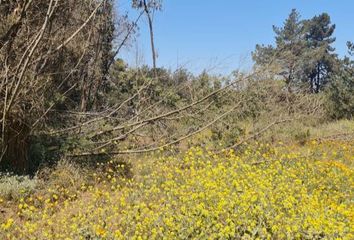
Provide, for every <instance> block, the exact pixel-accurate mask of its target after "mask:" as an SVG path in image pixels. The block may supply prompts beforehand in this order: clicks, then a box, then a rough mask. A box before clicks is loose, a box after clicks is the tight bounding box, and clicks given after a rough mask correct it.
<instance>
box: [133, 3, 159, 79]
mask: <svg viewBox="0 0 354 240" xmlns="http://www.w3.org/2000/svg"><path fill="white" fill-rule="evenodd" d="M161 2H162V1H161V0H133V7H134V8H136V9H142V10H143V11H144V13H145V15H146V17H147V19H148V23H149V32H150V44H151V52H152V66H153V69H154V71H155V75H156V58H157V56H156V50H155V40H154V29H153V15H154V12H155V11H156V10H161V7H162V4H161Z"/></svg>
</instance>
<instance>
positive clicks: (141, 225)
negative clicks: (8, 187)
mask: <svg viewBox="0 0 354 240" xmlns="http://www.w3.org/2000/svg"><path fill="white" fill-rule="evenodd" d="M165 153H166V154H165V155H161V156H153V157H152V156H150V157H144V158H142V159H140V160H136V162H133V163H132V165H133V171H134V175H133V177H132V178H122V177H116V176H115V174H114V172H115V171H116V170H112V169H111V168H108V169H107V172H106V173H105V175H104V176H105V177H102V176H101V177H99V178H100V181H97V184H95V185H93V186H83V187H82V189H81V190H80V191H79V192H77V194H76V195H75V196H74V197H71V196H66V197H64V196H62V195H61V194H65V191H64V190H62V192H60V191H53V194H52V195H51V198H48V199H39V198H38V197H36V198H35V197H33V198H31V199H24V200H22V201H21V202H20V203H19V205H18V216H15V217H14V216H12V218H9V219H4V220H0V224H1V231H0V238H1V239H161V238H163V239H286V238H289V239H319V238H325V239H354V235H353V232H354V205H353V186H354V181H353V163H354V143H353V142H349V143H348V142H336V141H327V142H322V143H319V142H311V143H309V144H307V145H305V146H297V145H293V146H287V145H284V144H278V146H269V145H267V144H261V143H253V144H250V145H245V146H242V148H241V149H238V150H237V151H236V152H235V151H233V150H225V151H223V152H222V153H218V154H215V153H213V152H211V151H208V150H207V149H201V148H191V149H190V150H189V151H188V152H187V153H185V154H181V155H177V156H175V155H173V154H170V155H169V154H168V150H166V152H165ZM95 176H96V175H95ZM96 177H97V178H98V176H96ZM101 178H102V179H101ZM103 178H104V179H103ZM1 221H3V222H1Z"/></svg>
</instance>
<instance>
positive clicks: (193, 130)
mask: <svg viewBox="0 0 354 240" xmlns="http://www.w3.org/2000/svg"><path fill="white" fill-rule="evenodd" d="M132 7H133V8H135V9H136V11H138V12H139V14H138V17H137V19H133V20H129V18H128V17H127V16H126V15H120V14H119V13H117V12H115V11H114V9H115V8H114V6H113V1H111V0H103V1H99V0H90V1H88V0H75V1H74V0H61V1H58V0H50V1H48V0H36V1H33V0H17V1H11V0H8V1H6V0H5V1H1V5H0V81H1V83H0V98H1V101H0V109H1V120H0V123H1V129H0V133H1V140H0V147H1V155H0V165H1V168H2V169H4V170H12V171H15V172H18V173H29V172H34V171H36V170H37V169H38V167H39V166H41V165H46V164H51V163H53V162H55V161H57V160H58V159H60V158H71V159H80V160H85V162H89V161H98V160H100V159H105V158H111V157H112V156H113V155H120V154H132V153H145V152H150V151H154V150H157V149H161V148H162V147H165V146H171V145H173V146H175V145H177V144H179V145H177V146H179V147H183V142H184V140H187V139H194V138H195V137H197V136H199V137H200V136H201V137H200V138H198V140H197V141H196V142H197V143H198V144H207V142H209V143H211V142H218V143H219V142H220V143H221V144H223V145H224V146H228V147H232V146H233V145H235V144H237V143H239V142H242V141H243V140H246V139H248V138H249V139H250V138H251V137H256V136H258V135H259V134H260V133H262V132H263V131H265V130H266V129H268V127H270V126H274V125H277V124H281V123H284V122H289V121H298V120H299V119H301V121H304V119H309V121H310V122H311V121H312V122H316V123H318V122H319V120H321V121H322V122H323V121H327V120H330V119H333V118H337V119H338V118H352V116H353V112H354V99H353V92H354V91H353V89H354V86H353V83H354V79H353V61H351V59H350V57H349V56H352V55H353V44H352V43H349V42H348V54H349V56H348V57H345V58H344V59H340V58H339V57H338V56H337V55H336V54H335V50H334V48H333V42H334V41H335V38H334V37H333V33H334V30H335V25H334V24H332V23H331V21H330V17H329V16H328V14H325V13H324V14H321V15H319V16H315V17H313V18H312V19H309V20H301V19H300V17H299V14H298V13H297V12H296V11H295V10H293V11H292V12H291V14H290V15H289V18H288V19H286V21H285V22H284V26H282V27H279V28H278V27H274V32H275V34H276V44H275V45H274V46H263V45H257V46H256V50H255V51H254V52H253V59H254V61H255V65H254V69H253V70H252V71H251V72H249V73H243V72H239V71H234V72H233V73H232V74H231V75H230V76H213V75H210V74H208V72H203V73H201V74H200V75H197V76H195V75H193V74H192V73H190V72H189V71H188V69H177V70H176V71H171V70H167V69H164V68H158V67H157V66H156V65H157V63H156V62H157V59H156V52H155V46H154V38H153V19H152V18H151V15H152V14H153V12H154V11H159V10H161V2H160V1H154V0H150V1H145V0H144V1H132ZM143 17H146V18H147V19H148V25H149V29H150V35H151V38H150V43H151V49H152V58H153V63H154V64H153V67H152V68H150V67H148V66H142V67H138V68H131V67H129V66H127V64H126V63H125V62H124V60H122V59H119V58H118V55H119V52H120V50H121V49H122V47H124V46H129V44H130V43H131V42H132V41H133V40H134V34H135V33H136V30H137V27H138V24H139V19H141V18H143ZM177 150H178V148H177Z"/></svg>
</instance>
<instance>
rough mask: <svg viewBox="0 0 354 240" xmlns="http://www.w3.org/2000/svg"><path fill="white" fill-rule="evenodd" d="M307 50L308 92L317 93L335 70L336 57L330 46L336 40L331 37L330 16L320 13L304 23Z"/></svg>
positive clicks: (332, 25)
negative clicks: (308, 59)
mask: <svg viewBox="0 0 354 240" xmlns="http://www.w3.org/2000/svg"><path fill="white" fill-rule="evenodd" d="M305 28H306V35H305V39H306V42H307V48H308V49H309V51H308V54H307V56H306V57H307V58H310V59H311V61H308V63H310V64H308V65H307V66H308V67H307V70H306V73H307V76H308V81H309V85H310V91H311V92H314V93H318V92H319V91H320V90H321V89H323V87H324V86H325V85H326V84H327V83H328V80H329V78H330V74H331V73H333V72H334V71H335V70H336V64H337V55H336V54H335V53H334V50H335V49H334V48H333V47H332V46H331V44H332V43H333V42H334V41H335V40H336V39H335V38H334V37H332V35H333V32H334V30H335V25H334V24H331V19H330V16H329V15H328V14H327V13H322V14H321V15H319V16H315V17H313V18H312V19H310V20H307V21H305Z"/></svg>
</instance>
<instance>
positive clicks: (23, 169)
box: [0, 120, 30, 174]
mask: <svg viewBox="0 0 354 240" xmlns="http://www.w3.org/2000/svg"><path fill="white" fill-rule="evenodd" d="M29 132H30V129H29V127H28V126H27V125H26V124H25V123H23V122H22V121H19V120H9V121H8V124H7V127H6V130H5V134H4V143H3V152H2V156H3V157H2V158H1V162H0V167H1V169H6V170H9V171H13V172H15V173H18V174H27V173H28V170H29V158H28V149H29V141H28V135H29Z"/></svg>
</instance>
